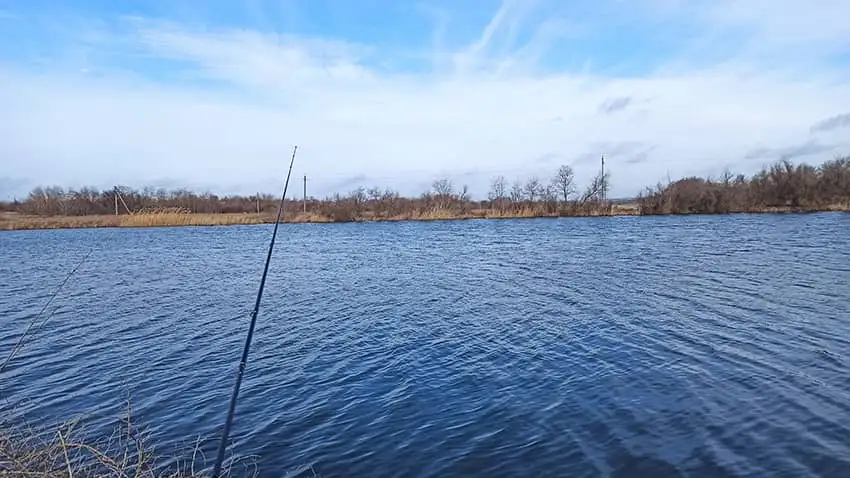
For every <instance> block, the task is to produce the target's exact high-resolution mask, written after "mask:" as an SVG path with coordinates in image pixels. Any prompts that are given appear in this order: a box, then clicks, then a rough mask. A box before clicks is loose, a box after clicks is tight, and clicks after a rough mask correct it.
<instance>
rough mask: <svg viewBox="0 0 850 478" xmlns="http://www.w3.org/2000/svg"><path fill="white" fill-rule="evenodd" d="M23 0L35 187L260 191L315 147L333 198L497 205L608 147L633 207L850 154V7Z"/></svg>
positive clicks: (586, 166)
mask: <svg viewBox="0 0 850 478" xmlns="http://www.w3.org/2000/svg"><path fill="white" fill-rule="evenodd" d="M751 4H752V5H751ZM21 5H23V6H16V7H15V8H16V9H15V10H13V11H11V13H12V14H14V15H16V16H18V17H20V18H22V19H23V20H21V22H22V23H21V25H26V28H24V27H20V28H18V29H6V30H4V32H3V33H0V40H3V41H2V42H0V43H2V44H5V45H6V46H5V47H2V46H0V104H3V105H4V115H2V117H0V133H2V134H3V137H4V138H8V139H7V140H4V142H2V144H0V157H2V158H4V159H3V161H4V169H5V170H7V171H8V172H7V173H5V174H8V175H10V176H15V177H27V178H34V179H33V181H36V182H43V183H58V184H64V185H77V184H104V185H108V184H111V183H122V184H127V183H131V184H132V183H135V184H138V185H140V186H141V185H143V184H144V183H145V182H149V181H154V180H156V179H157V178H163V177H168V178H171V180H173V181H176V182H181V181H182V182H184V183H186V184H203V185H207V186H208V187H209V188H212V189H215V188H219V189H221V190H228V191H230V190H241V189H244V190H245V191H246V192H249V193H253V192H255V191H256V190H257V189H258V188H264V187H268V186H269V185H270V184H271V183H273V181H270V180H269V177H271V176H274V175H280V174H281V172H282V171H283V166H282V164H283V160H282V158H284V157H285V156H286V155H287V151H288V150H289V148H291V146H292V145H293V144H295V143H297V144H299V146H300V150H301V151H302V152H301V153H300V154H299V158H300V159H299V162H298V163H297V167H296V169H298V171H296V174H298V175H301V174H306V175H308V176H309V177H310V181H309V184H310V185H311V191H312V192H314V193H315V194H317V195H323V194H327V193H330V192H334V190H335V189H338V188H340V187H348V186H350V185H351V184H352V183H348V182H347V181H348V180H350V179H351V178H363V181H370V182H378V181H381V182H383V183H384V185H386V186H393V187H397V188H399V189H400V190H401V191H402V192H404V193H408V194H417V193H419V192H421V191H419V190H418V188H421V187H423V185H424V187H427V185H428V184H429V183H430V182H431V180H432V179H433V178H434V177H436V176H442V175H447V176H453V177H455V178H456V179H457V182H464V183H468V184H469V185H470V186H471V188H472V192H473V193H474V194H476V195H478V196H484V195H485V194H486V188H487V185H488V183H489V178H490V176H492V175H497V174H504V175H507V176H510V177H521V176H530V175H538V176H540V177H548V176H549V175H551V172H552V170H553V168H554V167H557V165H558V164H560V163H570V162H572V163H573V165H574V167H575V169H576V173H577V179H578V180H579V181H586V180H587V179H588V178H589V177H590V176H591V175H592V174H594V173H595V171H596V168H597V167H598V164H597V161H598V158H599V157H600V156H601V155H602V154H605V156H606V164H609V165H610V168H611V171H612V175H613V176H612V180H613V189H614V190H613V191H612V194H616V195H628V194H632V193H634V192H637V191H639V190H640V189H641V188H642V187H643V186H644V185H646V184H651V183H654V182H655V181H656V180H657V179H658V178H660V177H663V176H665V175H666V174H667V172H668V171H669V172H670V174H671V175H673V176H678V175H687V174H693V173H694V172H695V171H704V170H706V169H707V168H709V169H710V168H711V167H714V166H713V165H714V164H716V162H717V161H718V160H721V162H723V163H724V164H732V165H733V166H734V165H736V164H737V165H738V166H739V167H740V168H741V169H742V171H743V172H750V171H751V169H752V168H753V167H754V165H753V162H752V161H748V158H753V157H754V156H753V155H756V156H758V158H759V159H770V158H771V157H773V156H776V157H777V158H778V156H783V155H787V154H788V153H789V152H790V153H792V155H793V156H797V157H800V158H805V159H806V160H810V161H818V160H821V159H825V158H827V157H831V156H832V155H833V154H835V153H836V152H841V151H847V148H848V146H850V144H848V142H847V141H846V140H845V141H844V142H842V139H841V138H835V141H831V142H830V143H829V145H828V146H827V145H826V144H823V143H818V142H815V141H814V140H813V139H812V137H811V134H812V133H815V132H820V133H822V132H825V131H828V130H833V129H835V128H838V127H840V125H841V122H842V120H841V119H840V117H836V116H835V109H836V108H840V109H839V111H842V110H845V111H846V110H850V91H848V89H847V88H846V86H845V85H846V81H847V79H848V76H850V71H848V67H847V65H846V63H842V62H839V61H835V60H834V58H835V57H836V55H841V54H845V53H847V52H848V41H847V39H848V38H850V35H845V34H846V33H847V27H846V26H845V25H844V23H841V22H839V21H837V20H836V18H839V17H840V15H841V14H844V13H850V5H848V4H846V2H837V1H831V0H825V1H824V2H823V3H818V4H817V5H815V6H812V5H811V4H810V3H806V2H801V1H796V0H777V1H775V2H772V3H770V4H765V3H762V4H759V2H755V1H754V2H732V1H731V0H719V1H711V2H709V1H703V0H698V1H689V2H685V1H679V0H639V1H637V2H629V3H622V2H616V1H614V0H608V1H602V2H595V3H573V2H567V3H564V2H556V1H554V0H537V1H535V2H519V1H505V2H493V1H488V2H476V3H474V4H455V3H451V2H444V1H438V2H431V3H428V4H425V5H419V6H415V7H414V6H411V5H407V4H402V3H396V2H388V1H386V2H384V1H376V2H365V3H362V4H358V5H357V6H356V8H355V7H354V6H352V5H349V4H343V3H341V2H328V1H325V2H306V1H303V2H302V1H297V0H291V1H289V2H287V3H284V4H281V3H277V2H265V1H263V0H253V1H251V2H245V3H240V2H208V3H204V4H195V3H192V4H183V7H179V6H175V5H177V4H174V5H172V4H170V3H164V2H154V1H148V2H145V1H142V2H141V3H140V4H139V5H141V7H139V8H137V9H136V10H129V9H128V8H127V7H124V6H122V5H121V4H118V3H116V4H112V5H110V6H106V7H103V8H108V10H99V9H98V7H97V6H93V5H92V4H84V3H79V4H77V5H76V6H74V5H73V4H67V3H65V4H59V3H57V4H56V8H55V9H51V10H49V11H35V10H34V9H35V8H36V7H27V6H26V5H24V4H21ZM60 5H61V7H60ZM69 5H71V6H73V7H74V8H73V9H72V8H71V7H69ZM724 7H726V9H724ZM178 8H181V9H180V10H178ZM759 9H761V11H762V13H763V14H757V13H759ZM69 12H70V13H69ZM69 15H71V17H72V18H73V21H65V20H66V19H67V18H69V17H68V16H69ZM352 18H355V19H357V22H354V21H352V20H351V19H352ZM346 19H348V21H346ZM816 23H817V25H816ZM57 25H65V26H63V27H57ZM69 25H73V28H71V27H69ZM358 25H370V28H365V27H358ZM615 27H616V28H615ZM815 27H817V28H815ZM614 30H616V31H617V34H615V33H614ZM782 32H787V33H789V35H788V36H789V38H784V37H783V35H780V33H782ZM791 37H793V38H791ZM718 39H720V40H718ZM22 42H23V43H22ZM16 44H19V45H20V44H26V45H28V46H27V49H25V50H21V49H20V48H17V49H15V48H12V47H11V46H10V45H16ZM22 51H27V52H29V53H21V52H22ZM694 53H698V54H694ZM801 57H804V58H805V59H806V61H805V62H804V63H802V64H801V63H800V58H801ZM635 98H650V99H651V101H638V102H639V103H640V107H639V108H637V107H635V106H636V100H635ZM789 98H793V99H794V101H793V102H790V101H788V99H789ZM600 113H604V114H600ZM611 113H616V114H611ZM825 118H826V119H825ZM834 118H839V119H834ZM555 119H557V121H556V120H555ZM829 121H832V123H830V122H829ZM833 124H836V125H838V126H833ZM813 125H815V126H813ZM48 135H49V137H50V141H45V140H44V138H45V137H46V136H48ZM789 144H790V145H792V146H787V145H789ZM794 145H796V146H794ZM795 148H796V149H795ZM842 148H843V149H842ZM583 158H585V159H583ZM587 158H590V159H587ZM775 159H776V158H775ZM0 186H3V187H4V188H5V189H6V190H5V191H0V195H2V194H6V195H8V194H11V193H12V191H11V190H12V189H14V190H15V191H14V193H15V194H19V193H20V192H19V191H20V190H21V189H22V188H24V187H29V186H30V185H20V184H17V183H16V184H15V185H14V187H12V186H9V185H0Z"/></svg>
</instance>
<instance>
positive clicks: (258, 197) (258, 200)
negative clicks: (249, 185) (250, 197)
mask: <svg viewBox="0 0 850 478" xmlns="http://www.w3.org/2000/svg"><path fill="white" fill-rule="evenodd" d="M259 214H260V193H259V192H258V193H257V215H259Z"/></svg>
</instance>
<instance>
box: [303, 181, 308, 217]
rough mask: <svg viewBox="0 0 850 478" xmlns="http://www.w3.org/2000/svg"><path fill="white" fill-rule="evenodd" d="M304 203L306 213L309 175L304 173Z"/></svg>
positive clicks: (305, 212)
mask: <svg viewBox="0 0 850 478" xmlns="http://www.w3.org/2000/svg"><path fill="white" fill-rule="evenodd" d="M302 202H303V205H304V214H307V175H306V174H305V175H304V200H303V201H302Z"/></svg>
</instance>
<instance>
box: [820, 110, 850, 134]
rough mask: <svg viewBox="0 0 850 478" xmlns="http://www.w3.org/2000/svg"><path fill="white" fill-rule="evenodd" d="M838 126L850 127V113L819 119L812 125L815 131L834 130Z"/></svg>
mask: <svg viewBox="0 0 850 478" xmlns="http://www.w3.org/2000/svg"><path fill="white" fill-rule="evenodd" d="M838 128H850V113H845V114H841V115H835V116H832V117H829V118H826V119H824V120H821V121H818V122H817V123H815V124H813V125H812V127H811V130H812V131H813V132H818V131H832V130H834V129H838Z"/></svg>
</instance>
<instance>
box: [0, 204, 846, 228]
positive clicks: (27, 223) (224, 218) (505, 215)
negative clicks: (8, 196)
mask: <svg viewBox="0 0 850 478" xmlns="http://www.w3.org/2000/svg"><path fill="white" fill-rule="evenodd" d="M818 211H833V212H850V203H837V204H830V205H828V206H824V207H818V208H791V207H765V208H759V209H753V210H749V211H747V212H749V213H784V212H818ZM567 215H568V216H599V215H603V214H600V213H598V212H596V213H594V212H592V211H589V212H583V211H574V212H570V213H569V214H567ZM604 215H613V216H637V215H640V209H639V205H638V204H636V203H625V204H614V205H613V206H612V209H611V212H610V213H609V214H604ZM556 216H558V214H550V213H547V212H546V211H545V210H543V209H542V208H534V207H526V208H522V209H519V210H504V211H499V210H497V209H473V210H470V211H467V212H465V213H459V212H457V211H453V210H449V209H430V210H427V211H422V212H420V211H410V212H404V213H401V214H398V215H395V216H391V217H383V216H374V215H373V214H371V213H368V214H364V215H361V216H356V217H354V218H353V219H352V220H353V221H356V222H368V221H447V220H463V219H520V218H544V217H556ZM271 222H274V215H273V214H255V213H221V214H196V213H184V212H173V211H167V212H146V213H137V214H129V215H119V216H114V215H96V216H28V215H24V214H18V213H0V230H18V229H77V228H93V227H161V226H230V225H240V224H269V223H271ZM283 222H287V223H330V222H338V221H336V220H335V219H334V218H333V217H330V216H326V215H323V214H318V213H311V212H308V213H302V212H298V213H287V214H286V215H285V217H284V218H283Z"/></svg>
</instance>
